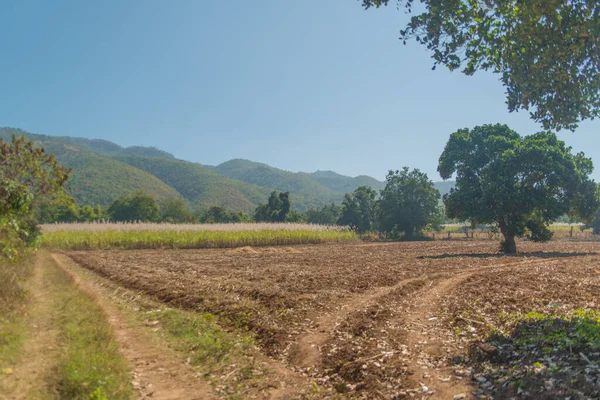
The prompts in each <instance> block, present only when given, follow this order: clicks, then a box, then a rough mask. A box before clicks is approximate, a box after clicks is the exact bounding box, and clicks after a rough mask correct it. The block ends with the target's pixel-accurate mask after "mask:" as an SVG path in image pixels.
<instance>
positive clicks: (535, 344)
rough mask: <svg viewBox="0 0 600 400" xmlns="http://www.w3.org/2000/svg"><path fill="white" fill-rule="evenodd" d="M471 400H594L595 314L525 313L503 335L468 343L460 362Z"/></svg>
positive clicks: (599, 384) (599, 387) (599, 321)
mask: <svg viewBox="0 0 600 400" xmlns="http://www.w3.org/2000/svg"><path fill="white" fill-rule="evenodd" d="M456 361H458V363H460V364H462V363H464V364H466V365H467V366H470V367H471V368H472V374H473V380H474V385H475V388H476V394H477V396H476V397H477V398H486V399H488V398H493V399H548V400H549V399H571V400H579V399H598V398H600V313H599V312H594V311H587V312H584V311H579V312H578V311H576V312H575V314H574V315H571V316H567V317H565V316H562V317H558V316H547V315H542V314H538V313H531V314H528V316H527V317H526V318H525V319H523V320H521V321H520V322H518V323H517V324H516V325H515V327H514V329H513V331H512V333H511V334H509V335H502V334H492V335H491V336H490V337H489V338H488V339H487V340H486V341H485V342H478V343H473V344H472V345H471V346H470V349H469V356H468V358H467V359H466V360H462V362H461V360H456Z"/></svg>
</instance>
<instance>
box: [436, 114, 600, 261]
mask: <svg viewBox="0 0 600 400" xmlns="http://www.w3.org/2000/svg"><path fill="white" fill-rule="evenodd" d="M438 171H439V173H440V175H441V177H442V178H443V179H444V180H446V179H449V178H451V177H452V176H453V175H454V174H456V188H455V189H452V190H451V191H450V193H449V194H447V195H445V196H444V203H445V206H446V213H447V215H448V217H450V218H458V219H459V220H463V221H464V220H468V221H471V222H472V223H474V224H495V225H497V226H498V228H499V229H500V231H501V232H502V234H503V235H504V241H503V242H502V248H503V250H504V251H505V252H506V253H515V252H516V251H517V248H516V243H515V237H521V236H524V235H526V234H528V235H529V237H530V238H531V239H532V240H535V241H547V240H549V239H550V237H551V232H550V231H549V230H548V228H547V226H548V224H549V223H551V222H552V220H554V219H556V218H558V217H560V216H561V215H564V214H568V215H571V216H575V215H579V216H580V217H582V218H583V219H590V218H592V217H593V215H594V213H595V212H596V210H597V209H598V207H599V206H600V197H599V193H598V186H597V185H596V184H595V183H594V181H593V180H590V179H589V175H590V174H591V172H592V171H593V165H592V161H591V160H590V159H589V158H586V157H585V156H584V154H583V153H579V154H577V155H573V154H572V153H571V148H570V147H567V146H565V143H564V142H562V141H560V140H558V139H557V138H556V135H555V134H554V133H551V132H539V133H536V134H533V135H530V136H526V137H521V136H520V135H519V134H518V133H516V132H515V131H513V130H511V129H510V128H508V127H507V126H506V125H500V124H497V125H483V126H477V127H475V128H473V129H461V130H458V131H456V132H454V133H453V134H452V135H450V139H449V140H448V143H447V144H446V147H445V149H444V152H443V153H442V155H441V156H440V161H439V165H438Z"/></svg>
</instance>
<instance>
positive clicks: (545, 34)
mask: <svg viewBox="0 0 600 400" xmlns="http://www.w3.org/2000/svg"><path fill="white" fill-rule="evenodd" d="M388 3H390V1H389V0H362V4H363V6H364V7H365V8H370V7H380V6H384V5H388ZM397 4H398V6H402V5H403V6H404V7H405V8H406V10H407V11H408V12H409V13H413V12H415V11H416V10H419V11H420V10H421V9H423V8H424V9H425V10H424V11H423V12H421V13H416V12H415V14H414V15H413V16H412V18H411V19H410V22H409V23H408V24H407V26H406V27H405V28H404V29H402V30H401V31H400V40H402V41H403V43H404V44H406V41H407V40H411V39H414V40H416V41H417V42H418V43H420V44H422V45H424V46H426V47H427V49H428V50H430V51H431V52H432V57H433V59H434V60H435V64H434V67H433V68H434V69H435V66H437V65H445V66H446V67H448V68H449V69H450V70H456V69H461V70H462V72H463V73H464V74H466V75H473V74H474V73H475V72H476V71H478V70H486V71H487V70H491V71H493V72H494V73H498V74H500V75H501V80H502V83H503V84H504V86H505V87H506V95H507V99H506V103H507V105H508V109H509V111H511V112H512V111H518V110H520V109H523V110H528V111H530V115H531V117H532V118H533V119H534V120H535V121H537V122H540V123H542V124H543V126H544V128H545V129H554V130H561V129H570V130H574V129H575V128H577V126H578V123H579V122H580V121H583V120H585V119H594V118H595V117H598V116H599V115H600V52H599V50H598V45H599V41H600V2H598V1H597V0H532V1H523V0H456V1H447V0H419V1H415V0H397Z"/></svg>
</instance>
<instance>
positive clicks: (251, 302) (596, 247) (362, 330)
mask: <svg viewBox="0 0 600 400" xmlns="http://www.w3.org/2000/svg"><path fill="white" fill-rule="evenodd" d="M518 246H519V251H520V252H521V253H520V254H518V255H516V256H503V255H500V254H498V253H497V244H496V243H493V242H490V241H471V242H454V241H436V242H411V243H408V242H407V243H372V244H343V245H340V244H331V245H312V246H294V247H291V248H285V249H284V250H285V251H283V250H277V249H274V250H273V249H270V250H267V249H261V248H243V249H237V250H216V249H215V250H212V249H211V250H178V251H177V250H174V251H102V252H101V251H97V252H94V251H93V252H72V253H69V256H70V257H71V258H72V259H73V260H75V261H76V262H77V263H79V264H80V265H83V266H85V267H87V268H89V269H91V270H93V271H95V272H97V273H99V274H101V275H102V276H104V277H106V278H109V279H111V280H113V281H115V282H117V283H119V284H121V285H123V286H125V287H127V288H129V289H133V290H138V291H142V292H143V293H146V294H149V295H151V296H153V297H155V298H156V299H158V300H160V301H162V302H165V303H167V304H170V305H172V306H176V307H181V308H184V309H187V310H193V311H198V312H208V313H212V314H215V315H217V316H218V320H219V322H220V323H221V324H222V325H223V326H226V327H228V328H229V329H231V330H233V331H236V330H240V331H247V330H248V331H250V332H252V333H254V335H255V336H256V338H257V340H258V342H259V343H260V346H261V350H262V351H263V352H264V353H265V354H266V355H268V356H269V357H271V358H273V359H275V360H278V361H281V362H283V363H285V364H286V365H287V367H288V368H289V369H290V370H291V371H296V372H299V373H302V374H304V375H305V376H307V377H309V378H310V379H312V380H314V381H315V382H316V383H317V384H318V389H319V392H320V393H321V394H322V395H323V396H324V397H327V396H334V395H341V396H343V397H353V398H382V399H383V398H387V399H390V398H394V399H396V398H404V397H410V398H436V399H448V398H449V399H452V398H457V399H460V398H499V399H502V398H519V399H521V398H531V399H533V398H544V396H547V397H546V398H556V397H552V396H562V395H563V394H564V395H565V397H571V398H572V399H579V398H581V399H585V398H597V397H594V396H596V395H597V394H598V386H599V385H600V380H599V378H598V373H600V370H598V369H596V366H597V365H598V360H599V359H600V357H599V356H598V355H599V354H600V353H596V350H595V349H596V348H595V347H594V346H595V345H596V344H594V343H591V344H589V345H588V347H585V348H581V349H579V348H578V349H575V350H573V349H571V352H573V351H576V352H580V353H582V354H584V358H582V357H581V356H580V355H578V354H577V353H575V356H573V354H567V353H568V351H562V352H561V351H556V352H554V353H552V354H551V355H550V356H548V357H550V358H552V363H553V364H554V366H555V367H556V368H555V367H552V365H553V364H551V363H550V362H547V363H546V364H548V365H549V366H550V367H551V368H546V369H544V370H543V371H534V375H533V377H531V378H530V377H529V375H528V372H529V369H525V370H523V371H521V372H522V374H521V375H523V376H520V375H518V374H517V375H514V374H513V375H510V373H509V372H507V371H509V370H515V368H512V367H515V366H517V367H519V366H521V365H538V366H539V363H540V361H539V359H540V357H541V356H542V355H541V354H537V353H535V352H532V351H527V352H525V353H526V354H524V353H523V351H522V350H521V349H520V348H518V346H516V345H514V343H521V342H522V341H521V342H519V341H518V339H519V336H518V331H517V333H515V332H516V331H515V329H517V328H518V327H515V325H514V319H511V318H508V317H507V316H511V315H517V314H519V313H520V314H526V313H528V312H530V311H537V312H546V313H547V312H549V311H552V312H554V311H556V310H559V311H560V312H562V313H567V312H568V311H569V310H574V309H581V310H599V309H600V303H599V301H600V300H599V299H600V268H599V267H598V266H599V265H600V255H599V254H598V252H600V243H593V242H552V243H549V244H534V243H529V242H521V243H519V244H518ZM511 321H512V322H511ZM498 335H499V336H498ZM515 335H516V336H515ZM494 338H495V339H494ZM474 344H476V345H481V348H482V349H484V350H485V349H489V347H485V346H483V344H488V345H489V346H492V347H491V350H490V351H489V353H490V354H488V356H486V355H485V354H484V355H483V356H481V354H479V353H477V354H479V355H478V356H477V357H475V356H474V354H475V353H476V352H475V351H474V350H472V346H473V345H474ZM598 345H599V346H600V344H598ZM580 350H581V351H580ZM482 351H483V350H482ZM598 351H600V350H598ZM483 352H484V353H485V351H483ZM480 353H481V351H480ZM515 353H516V354H515ZM563 353H564V354H563ZM586 353H587V354H586ZM585 359H587V361H586V360H585ZM543 360H544V359H542V361H543ZM503 363H504V364H503ZM511 363H512V364H511ZM536 363H537V364H536ZM511 368H512V369H511ZM537 368H538V369H539V367H537ZM517 369H518V368H517ZM555 372H556V373H555ZM553 374H554V375H553ZM565 374H566V375H565ZM515 382H517V383H515ZM548 382H550V383H548ZM574 382H575V383H574Z"/></svg>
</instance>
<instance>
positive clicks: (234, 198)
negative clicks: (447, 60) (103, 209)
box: [0, 128, 449, 212]
mask: <svg viewBox="0 0 600 400" xmlns="http://www.w3.org/2000/svg"><path fill="white" fill-rule="evenodd" d="M12 135H17V136H21V135H25V136H27V137H28V138H29V139H31V140H34V141H35V142H36V143H37V144H38V145H40V146H43V147H45V148H46V150H47V151H48V152H50V153H54V154H55V155H56V159H57V160H58V161H59V162H60V163H61V164H63V165H66V166H68V167H71V168H72V169H73V171H72V173H71V178H70V179H69V183H68V191H69V193H70V194H71V195H72V196H73V197H74V198H75V200H76V201H77V203H78V204H80V205H83V204H89V205H97V204H99V205H103V206H106V205H108V204H110V203H111V202H112V201H113V200H114V199H116V198H118V197H119V196H122V195H124V194H127V193H129V192H131V191H134V190H143V191H145V192H147V193H149V194H150V195H152V196H153V197H155V198H156V199H157V200H161V199H166V198H171V197H181V198H184V199H185V200H187V201H188V202H190V203H191V204H193V205H196V206H198V207H201V208H208V207H210V206H213V205H217V206H222V207H224V208H226V209H228V210H231V211H245V212H252V211H253V210H254V209H255V208H256V206H257V205H258V204H260V203H264V202H266V200H267V198H268V196H269V194H270V193H271V192H272V191H273V190H277V191H282V192H290V193H291V196H292V204H293V206H294V208H295V209H297V210H298V211H306V210H308V209H311V208H317V207H322V206H323V205H325V204H329V203H340V202H341V201H342V200H343V198H344V194H345V193H348V192H352V191H353V190H354V189H356V188H357V187H359V186H363V185H366V186H371V187H372V188H374V189H376V190H380V189H383V187H384V186H385V185H384V183H383V182H381V181H378V180H376V179H374V178H372V177H369V176H365V175H361V176H357V177H349V176H344V175H340V174H337V173H335V172H333V171H317V172H313V173H305V172H289V171H284V170H281V169H278V168H274V167H271V166H269V165H266V164H262V163H259V162H254V161H249V160H243V159H233V160H229V161H226V162H224V163H222V164H219V165H217V166H208V165H202V164H198V163H193V162H189V161H185V160H179V159H176V158H175V157H174V156H173V155H172V154H170V153H168V152H166V151H163V150H160V149H157V148H154V147H143V146H132V147H122V146H119V145H118V144H116V143H113V142H110V141H107V140H102V139H87V138H78V137H68V136H48V135H39V134H32V133H29V132H26V131H23V130H20V129H15V128H0V138H1V139H4V140H8V141H9V140H11V137H12ZM398 168H399V167H398ZM439 188H440V190H441V191H442V193H444V192H446V191H448V190H449V184H448V182H441V183H440V184H439Z"/></svg>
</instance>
